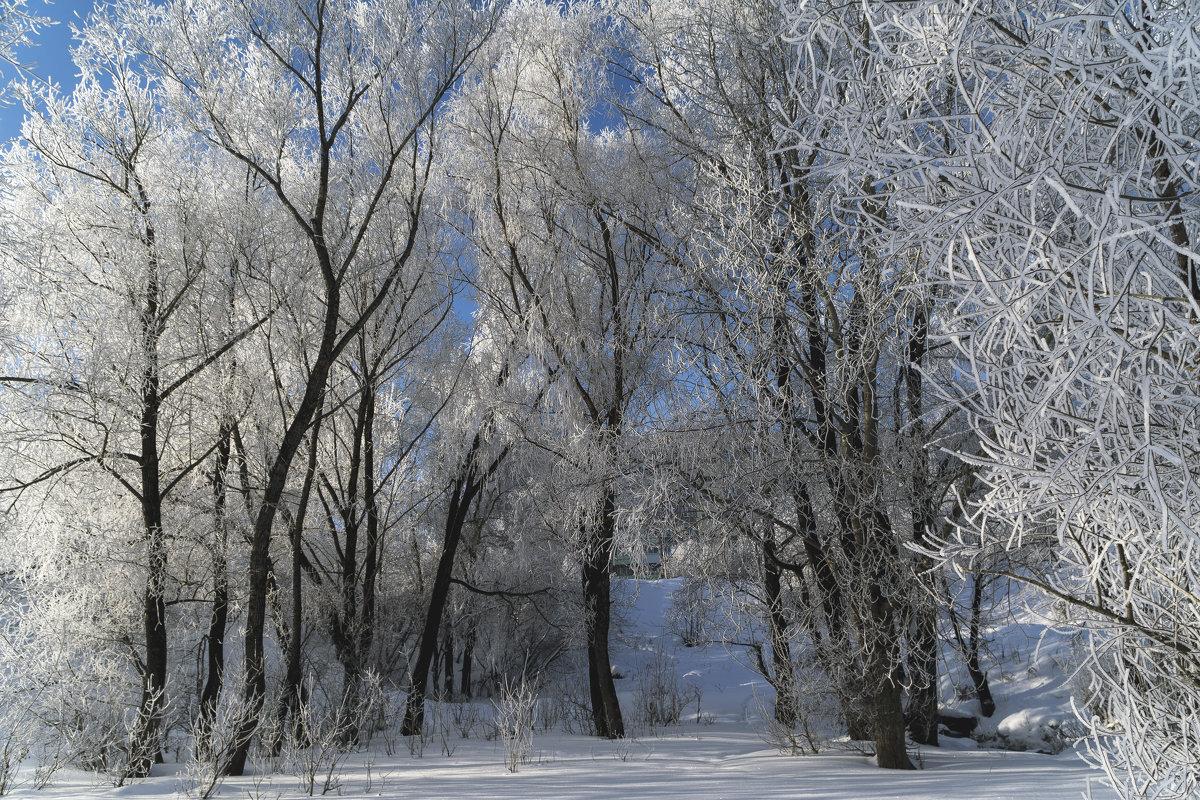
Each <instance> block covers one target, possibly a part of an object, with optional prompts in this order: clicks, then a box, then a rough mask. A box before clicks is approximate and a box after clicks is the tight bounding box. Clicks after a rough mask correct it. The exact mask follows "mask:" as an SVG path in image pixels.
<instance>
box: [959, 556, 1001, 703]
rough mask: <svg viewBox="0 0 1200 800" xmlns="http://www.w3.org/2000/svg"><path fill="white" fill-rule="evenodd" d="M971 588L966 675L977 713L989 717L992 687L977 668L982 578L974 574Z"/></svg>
mask: <svg viewBox="0 0 1200 800" xmlns="http://www.w3.org/2000/svg"><path fill="white" fill-rule="evenodd" d="M972 583H973V584H974V585H973V586H972V588H971V622H970V623H969V629H968V634H967V643H966V644H967V647H966V650H967V675H968V676H969V677H970V678H971V688H972V689H974V691H975V697H976V698H977V699H978V700H979V713H980V714H982V715H983V716H985V717H990V716H991V715H992V714H995V713H996V700H995V698H993V697H992V687H991V684H989V683H988V676H987V673H986V672H984V671H983V670H982V669H981V668H980V666H979V615H980V608H981V606H982V604H983V581H982V576H980V575H978V574H976V575H975V580H974V581H973V582H972Z"/></svg>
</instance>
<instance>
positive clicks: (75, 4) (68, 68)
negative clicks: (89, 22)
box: [0, 0, 94, 142]
mask: <svg viewBox="0 0 1200 800" xmlns="http://www.w3.org/2000/svg"><path fill="white" fill-rule="evenodd" d="M93 3H94V0H54V2H53V3H52V4H51V3H43V2H41V0H31V2H30V4H29V10H30V11H32V12H33V13H35V14H41V15H42V16H46V17H50V18H51V19H54V20H56V21H57V23H58V24H57V25H51V26H50V27H48V28H44V29H43V30H42V32H41V33H40V34H39V35H38V37H37V45H36V46H35V47H30V48H26V49H24V50H22V51H21V52H20V53H19V54H18V58H19V59H20V60H21V61H23V62H25V63H29V62H34V63H36V64H37V69H36V70H35V71H36V73H37V74H38V75H39V76H40V77H42V78H45V79H46V80H49V81H51V82H54V83H57V84H59V85H60V86H62V87H63V89H70V88H71V87H72V86H73V85H74V84H75V67H74V66H73V65H72V64H71V54H70V48H71V45H72V39H71V23H75V24H76V25H78V24H80V23H81V21H82V20H83V18H85V17H86V16H87V15H88V13H90V12H91V10H92V6H93ZM13 72H14V70H13V69H12V68H11V67H7V66H6V68H5V69H4V78H5V80H7V79H9V78H11V77H12V76H13ZM22 116H23V112H22V111H21V108H20V106H15V105H9V106H0V142H2V141H8V140H9V139H10V138H12V137H13V136H16V135H18V134H19V133H20V132H21V118H22Z"/></svg>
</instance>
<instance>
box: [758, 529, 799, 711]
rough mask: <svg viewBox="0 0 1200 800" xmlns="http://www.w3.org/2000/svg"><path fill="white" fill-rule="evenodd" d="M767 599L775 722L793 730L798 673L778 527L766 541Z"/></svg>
mask: <svg viewBox="0 0 1200 800" xmlns="http://www.w3.org/2000/svg"><path fill="white" fill-rule="evenodd" d="M762 570H763V595H764V596H763V600H764V602H765V603H766V606H767V622H768V625H769V628H770V636H771V662H772V663H771V666H772V669H773V671H774V675H773V676H769V677H770V678H771V683H772V684H773V685H774V687H775V721H776V722H778V723H779V724H780V725H784V726H786V727H787V728H788V730H791V729H792V728H794V727H795V726H796V720H797V708H796V701H797V699H798V698H797V695H796V674H795V667H794V665H793V664H792V647H791V643H790V642H789V641H788V635H787V630H788V625H789V623H788V619H787V615H786V614H785V613H784V610H783V592H782V589H781V577H782V575H781V571H780V568H779V558H778V556H777V554H776V552H775V534H774V525H771V526H770V528H769V531H768V533H767V535H766V536H765V537H764V538H763V542H762Z"/></svg>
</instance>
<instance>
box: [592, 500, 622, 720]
mask: <svg viewBox="0 0 1200 800" xmlns="http://www.w3.org/2000/svg"><path fill="white" fill-rule="evenodd" d="M615 513H616V497H615V495H614V492H613V489H612V487H611V486H607V485H606V486H605V488H604V493H603V497H602V498H601V508H600V518H599V520H598V522H597V525H596V526H595V528H594V529H593V532H592V535H591V536H590V537H589V538H590V539H591V541H590V544H589V546H588V547H587V548H585V552H584V554H583V570H582V579H583V608H584V621H585V626H586V637H587V661H588V690H589V692H590V695H591V701H592V724H593V725H594V726H595V728H596V735H597V736H602V737H605V738H608V739H619V738H621V737H623V736H624V735H625V722H624V720H623V719H622V718H621V705H620V702H619V701H618V699H617V687H616V684H614V683H613V676H612V661H611V659H610V658H609V653H608V636H609V628H610V626H611V623H612V569H611V567H612V547H613V535H614V533H615V528H616V519H615Z"/></svg>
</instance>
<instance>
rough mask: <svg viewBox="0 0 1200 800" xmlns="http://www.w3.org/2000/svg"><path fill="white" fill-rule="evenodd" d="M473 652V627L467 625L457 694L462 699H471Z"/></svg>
mask: <svg viewBox="0 0 1200 800" xmlns="http://www.w3.org/2000/svg"><path fill="white" fill-rule="evenodd" d="M474 650H475V625H474V624H473V623H469V626H468V628H467V633H466V640H465V641H464V642H463V647H462V674H461V676H460V681H459V692H460V693H461V694H462V696H463V698H464V699H467V700H470V699H471V669H472V659H473V653H474Z"/></svg>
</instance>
